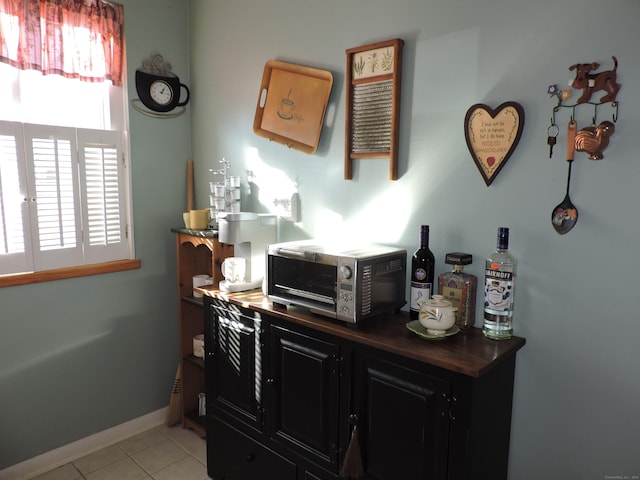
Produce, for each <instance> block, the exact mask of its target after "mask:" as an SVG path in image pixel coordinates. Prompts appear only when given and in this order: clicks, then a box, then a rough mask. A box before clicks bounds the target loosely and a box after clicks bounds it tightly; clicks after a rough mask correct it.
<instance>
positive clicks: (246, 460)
mask: <svg viewBox="0 0 640 480" xmlns="http://www.w3.org/2000/svg"><path fill="white" fill-rule="evenodd" d="M255 458H256V456H255V454H253V453H249V454H248V455H245V457H244V463H249V462H253V461H254V460H255Z"/></svg>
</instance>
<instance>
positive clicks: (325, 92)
mask: <svg viewBox="0 0 640 480" xmlns="http://www.w3.org/2000/svg"><path fill="white" fill-rule="evenodd" d="M332 86H333V75H332V74H331V72H328V71H326V70H318V69H316V68H311V67H304V66H300V65H293V64H290V63H285V62H280V61H278V60H269V61H268V62H267V63H266V64H265V66H264V73H263V75H262V82H261V84H260V94H259V96H258V105H257V107H256V115H255V118H254V120H253V131H254V132H255V133H256V134H257V135H260V136H261V137H265V138H268V139H269V140H273V141H275V142H278V143H282V144H284V145H286V146H287V147H289V148H295V149H297V150H301V151H303V152H305V153H315V151H316V150H317V149H318V143H319V141H320V133H321V132H322V126H323V124H324V117H325V113H326V111H327V104H328V103H329V95H330V94H331V87H332Z"/></svg>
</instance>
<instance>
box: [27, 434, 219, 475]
mask: <svg viewBox="0 0 640 480" xmlns="http://www.w3.org/2000/svg"><path fill="white" fill-rule="evenodd" d="M208 478H209V477H208V476H207V467H206V443H205V441H204V439H202V438H200V437H199V436H198V435H197V434H196V433H195V432H193V431H191V430H185V429H183V428H182V427H180V426H176V427H170V428H169V427H166V426H159V427H156V428H153V429H151V430H148V431H146V432H143V433H141V434H138V435H135V436H133V437H131V438H128V439H126V440H123V441H122V442H120V443H117V444H115V445H111V446H109V447H106V448H103V449H102V450H99V451H97V452H94V453H91V454H88V455H86V456H84V457H81V458H78V459H77V460H74V461H72V462H70V463H67V464H66V465H62V466H61V467H58V468H56V469H54V470H51V471H50V472H47V473H44V474H42V475H39V476H37V477H35V478H33V479H32V480H80V479H83V480H205V479H208Z"/></svg>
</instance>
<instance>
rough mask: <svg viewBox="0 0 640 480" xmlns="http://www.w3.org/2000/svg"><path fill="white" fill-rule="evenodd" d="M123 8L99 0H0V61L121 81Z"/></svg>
mask: <svg viewBox="0 0 640 480" xmlns="http://www.w3.org/2000/svg"><path fill="white" fill-rule="evenodd" d="M123 53H124V8H123V6H122V5H118V4H115V3H111V2H105V1H103V0H0V62H3V63H8V64H10V65H12V66H14V67H16V68H19V69H21V70H38V71H41V72H42V73H43V74H45V75H46V74H58V75H63V76H65V77H69V78H78V79H80V80H83V81H88V82H102V81H105V80H111V82H112V83H113V84H114V85H120V84H121V83H122V70H123Z"/></svg>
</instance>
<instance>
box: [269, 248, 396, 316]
mask: <svg viewBox="0 0 640 480" xmlns="http://www.w3.org/2000/svg"><path fill="white" fill-rule="evenodd" d="M266 261H267V269H266V281H265V284H266V285H265V287H266V291H267V292H266V293H267V296H268V298H269V300H270V301H272V302H273V303H274V304H276V305H280V306H284V307H286V306H291V305H293V306H300V307H305V308H307V309H308V310H309V311H311V312H314V313H317V314H320V315H324V316H327V317H331V318H335V319H337V320H341V321H344V322H347V323H351V324H355V323H358V322H360V321H362V320H364V319H367V318H370V317H374V316H376V315H380V314H386V313H395V312H396V311H398V310H399V309H400V308H401V307H402V306H403V305H405V303H406V300H405V289H406V268H407V252H406V250H402V249H398V248H393V247H388V246H382V245H364V246H356V247H330V246H327V245H324V244H323V243H322V242H319V241H317V240H303V241H295V242H284V243H275V244H271V245H269V246H268V247H267V252H266Z"/></svg>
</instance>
